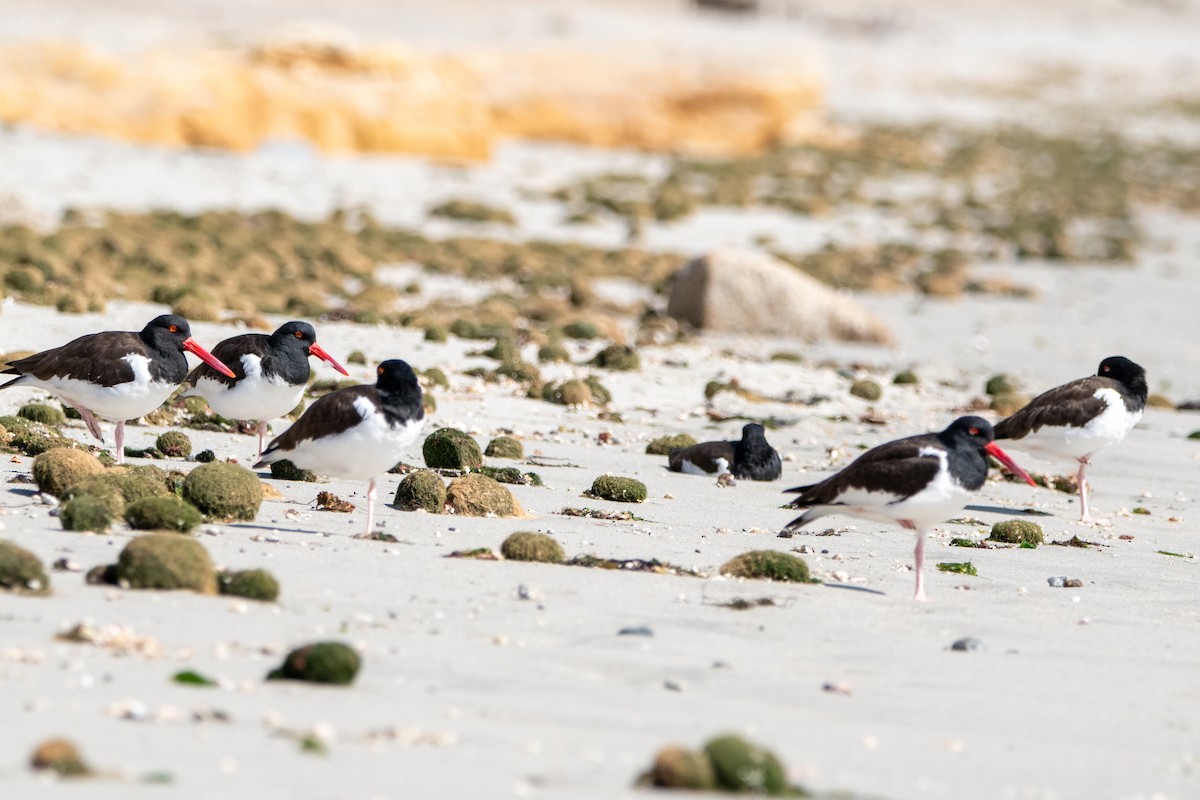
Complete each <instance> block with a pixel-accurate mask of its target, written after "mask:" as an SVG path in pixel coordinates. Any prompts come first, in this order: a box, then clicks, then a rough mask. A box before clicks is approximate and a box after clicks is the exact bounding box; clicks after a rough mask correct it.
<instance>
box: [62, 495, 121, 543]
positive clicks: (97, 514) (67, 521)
mask: <svg viewBox="0 0 1200 800" xmlns="http://www.w3.org/2000/svg"><path fill="white" fill-rule="evenodd" d="M124 505H125V501H124V500H122V499H121V498H120V495H117V494H113V495H99V494H81V495H79V496H78V497H73V498H71V499H70V500H67V501H66V502H65V503H63V504H62V506H61V507H60V508H59V509H58V520H59V522H61V523H62V526H63V530H64V531H92V532H95V533H103V532H104V531H106V530H108V529H109V528H110V527H112V524H113V522H114V521H115V520H116V518H117V515H118V514H119V513H120V512H121V510H123V509H124Z"/></svg>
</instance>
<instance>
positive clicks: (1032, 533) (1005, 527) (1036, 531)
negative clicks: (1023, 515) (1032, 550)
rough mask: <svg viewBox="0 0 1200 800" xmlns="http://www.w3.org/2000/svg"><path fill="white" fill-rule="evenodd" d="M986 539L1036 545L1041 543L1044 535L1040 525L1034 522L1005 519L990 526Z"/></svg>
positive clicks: (1044, 538)
mask: <svg viewBox="0 0 1200 800" xmlns="http://www.w3.org/2000/svg"><path fill="white" fill-rule="evenodd" d="M988 539H990V540H991V541H993V542H1005V543H1007V544H1031V545H1033V546H1035V547H1036V546H1037V545H1039V544H1042V543H1043V542H1044V541H1045V540H1046V537H1045V535H1044V534H1043V533H1042V526H1041V525H1038V524H1037V523H1036V522H1030V521H1029V520H1027V519H1006V520H1004V521H1003V522H997V523H996V524H995V525H993V526H992V532H991V533H990V534H989V535H988Z"/></svg>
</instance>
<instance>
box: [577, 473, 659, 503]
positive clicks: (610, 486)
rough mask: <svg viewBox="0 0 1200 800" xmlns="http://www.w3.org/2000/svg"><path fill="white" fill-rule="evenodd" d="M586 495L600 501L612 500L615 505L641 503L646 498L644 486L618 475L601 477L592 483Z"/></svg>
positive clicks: (639, 482) (635, 480) (632, 479)
mask: <svg viewBox="0 0 1200 800" xmlns="http://www.w3.org/2000/svg"><path fill="white" fill-rule="evenodd" d="M586 494H587V495H588V496H589V497H596V498H599V499H601V500H612V501H614V502H617V503H642V502H645V500H646V496H647V489H646V484H644V483H642V482H641V481H639V480H637V479H635V478H625V477H622V476H620V475H601V476H600V477H598V478H596V480H594V481H592V488H591V489H589V490H588V491H587V492H586Z"/></svg>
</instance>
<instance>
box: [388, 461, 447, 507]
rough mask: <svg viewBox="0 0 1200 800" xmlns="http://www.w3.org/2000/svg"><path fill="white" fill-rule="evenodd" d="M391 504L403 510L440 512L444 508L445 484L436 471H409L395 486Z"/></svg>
mask: <svg viewBox="0 0 1200 800" xmlns="http://www.w3.org/2000/svg"><path fill="white" fill-rule="evenodd" d="M392 504H393V505H395V506H396V507H397V508H399V509H402V510H404V511H427V512H429V513H430V514H441V513H444V512H445V510H446V484H445V483H443V482H442V478H441V476H440V475H438V474H437V473H436V472H433V471H431V470H427V469H419V470H417V471H416V472H410V473H409V474H408V475H405V476H404V480H402V481H400V485H399V486H397V487H396V497H395V499H393V500H392Z"/></svg>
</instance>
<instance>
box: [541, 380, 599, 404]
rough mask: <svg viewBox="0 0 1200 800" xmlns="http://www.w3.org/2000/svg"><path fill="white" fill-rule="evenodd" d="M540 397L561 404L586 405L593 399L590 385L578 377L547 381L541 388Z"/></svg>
mask: <svg viewBox="0 0 1200 800" xmlns="http://www.w3.org/2000/svg"><path fill="white" fill-rule="evenodd" d="M542 399H543V400H546V401H547V402H550V403H558V404H559V405H563V406H586V405H589V404H590V403H591V402H592V400H593V397H592V387H590V386H588V385H587V382H585V381H581V380H578V379H574V380H569V381H563V382H562V383H558V384H554V383H548V384H546V386H545V387H544V388H543V389H542Z"/></svg>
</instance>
